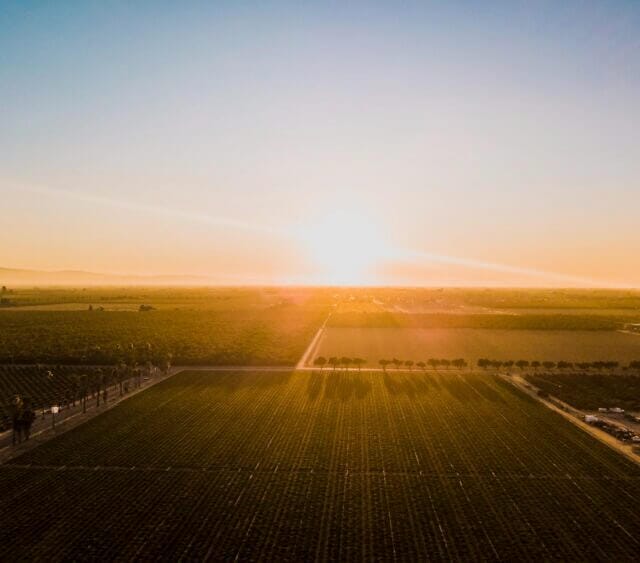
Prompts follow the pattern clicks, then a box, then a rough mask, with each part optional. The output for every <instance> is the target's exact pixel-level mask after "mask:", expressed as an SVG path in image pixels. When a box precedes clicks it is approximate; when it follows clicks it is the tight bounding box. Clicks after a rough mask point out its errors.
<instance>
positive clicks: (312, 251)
mask: <svg viewBox="0 0 640 563" xmlns="http://www.w3.org/2000/svg"><path fill="white" fill-rule="evenodd" d="M300 241H301V242H302V245H303V247H304V251H305V253H306V254H307V257H308V259H309V260H310V261H311V263H312V265H313V268H314V271H315V274H314V281H315V282H317V283H320V284H327V285H371V284H372V283H374V282H375V279H374V276H375V272H374V270H375V268H376V266H378V265H380V264H381V263H382V262H384V261H385V260H386V259H388V258H389V246H388V244H387V242H386V240H385V237H384V234H383V230H382V228H381V227H380V226H379V225H378V224H376V222H375V221H374V220H372V219H371V218H370V217H368V216H366V215H365V214H363V213H353V212H350V211H348V210H337V211H332V212H329V213H327V214H325V215H323V217H322V218H321V219H320V220H319V221H317V222H316V223H312V224H310V225H305V226H303V227H302V229H301V230H300Z"/></svg>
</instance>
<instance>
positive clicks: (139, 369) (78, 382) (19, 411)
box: [10, 345, 172, 444]
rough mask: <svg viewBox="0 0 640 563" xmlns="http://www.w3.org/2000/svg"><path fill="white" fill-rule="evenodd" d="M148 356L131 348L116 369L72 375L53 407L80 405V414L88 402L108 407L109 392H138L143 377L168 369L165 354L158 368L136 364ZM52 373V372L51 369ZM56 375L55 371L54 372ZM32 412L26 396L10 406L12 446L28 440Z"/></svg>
mask: <svg viewBox="0 0 640 563" xmlns="http://www.w3.org/2000/svg"><path fill="white" fill-rule="evenodd" d="M147 350H148V352H149V353H147V354H145V353H144V352H143V353H142V354H140V353H139V351H138V350H136V348H135V347H134V346H133V345H131V347H127V351H128V352H129V353H128V354H123V356H125V355H126V356H128V358H127V359H128V361H121V362H119V363H118V364H117V365H115V366H113V367H111V368H106V367H105V368H97V369H88V370H86V372H85V373H79V374H74V375H71V376H67V377H66V378H63V379H64V382H65V383H64V385H65V387H64V391H62V392H61V393H58V394H57V396H54V397H51V402H52V403H57V404H58V405H60V406H61V407H62V408H64V407H66V408H69V407H71V406H73V407H75V406H76V403H80V404H81V405H82V412H83V413H84V412H86V410H87V401H88V400H90V399H95V401H96V406H97V407H99V406H100V403H101V401H102V402H103V403H105V404H106V403H107V401H108V399H109V390H110V389H112V390H117V391H118V393H119V395H120V396H123V395H124V394H125V393H127V392H128V391H129V385H130V383H132V384H133V387H134V388H138V387H140V386H141V384H142V380H143V378H145V377H150V376H152V375H154V374H155V373H157V372H161V373H164V374H165V375H166V374H167V373H168V372H169V370H170V369H171V361H172V356H171V354H166V355H165V356H164V358H163V359H162V360H161V362H160V365H154V364H153V363H152V362H151V361H150V360H147V361H145V362H144V364H139V363H138V361H137V358H139V357H145V356H146V357H147V358H150V357H152V355H151V354H150V350H151V346H150V345H149V346H148V348H147ZM40 369H42V370H43V371H44V375H45V376H46V377H47V379H49V380H52V381H53V380H55V379H56V377H57V376H56V374H55V373H54V371H52V370H51V369H46V368H44V367H41V368H40ZM54 369H55V368H54ZM56 371H57V370H56ZM35 409H36V407H33V406H32V401H31V399H30V398H29V397H28V396H26V395H21V394H16V395H15V396H14V399H13V401H12V404H11V416H10V418H11V424H12V427H13V442H14V444H15V443H16V440H17V441H18V442H21V441H22V438H23V436H24V438H25V439H27V440H28V439H29V434H30V430H31V424H32V423H33V420H35V418H36V416H35ZM44 412H45V407H44V405H43V407H42V416H43V417H44Z"/></svg>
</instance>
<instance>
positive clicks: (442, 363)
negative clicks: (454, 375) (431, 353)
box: [440, 359, 451, 369]
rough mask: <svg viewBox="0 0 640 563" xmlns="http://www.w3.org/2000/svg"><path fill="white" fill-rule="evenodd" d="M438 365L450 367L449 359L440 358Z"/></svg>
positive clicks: (445, 367)
mask: <svg viewBox="0 0 640 563" xmlns="http://www.w3.org/2000/svg"><path fill="white" fill-rule="evenodd" d="M440 365H441V366H442V367H443V368H444V369H449V368H450V367H451V360H446V359H445V360H440Z"/></svg>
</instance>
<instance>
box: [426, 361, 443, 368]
mask: <svg viewBox="0 0 640 563" xmlns="http://www.w3.org/2000/svg"><path fill="white" fill-rule="evenodd" d="M427 364H429V367H430V368H431V369H437V367H438V366H439V365H440V360H437V359H436V358H429V359H428V360H427Z"/></svg>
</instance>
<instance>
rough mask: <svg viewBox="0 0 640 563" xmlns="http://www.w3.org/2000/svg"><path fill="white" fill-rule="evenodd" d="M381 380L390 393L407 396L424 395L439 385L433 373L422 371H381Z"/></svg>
mask: <svg viewBox="0 0 640 563" xmlns="http://www.w3.org/2000/svg"><path fill="white" fill-rule="evenodd" d="M382 381H383V383H384V386H385V387H386V389H387V391H389V393H391V394H392V395H398V394H403V395H407V396H409V397H414V396H416V395H424V394H426V393H429V392H430V391H433V390H434V389H435V388H436V387H438V386H439V385H440V383H439V382H438V381H437V379H436V378H434V377H433V374H428V373H423V372H419V371H416V372H413V373H394V372H389V371H387V372H383V374H382Z"/></svg>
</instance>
